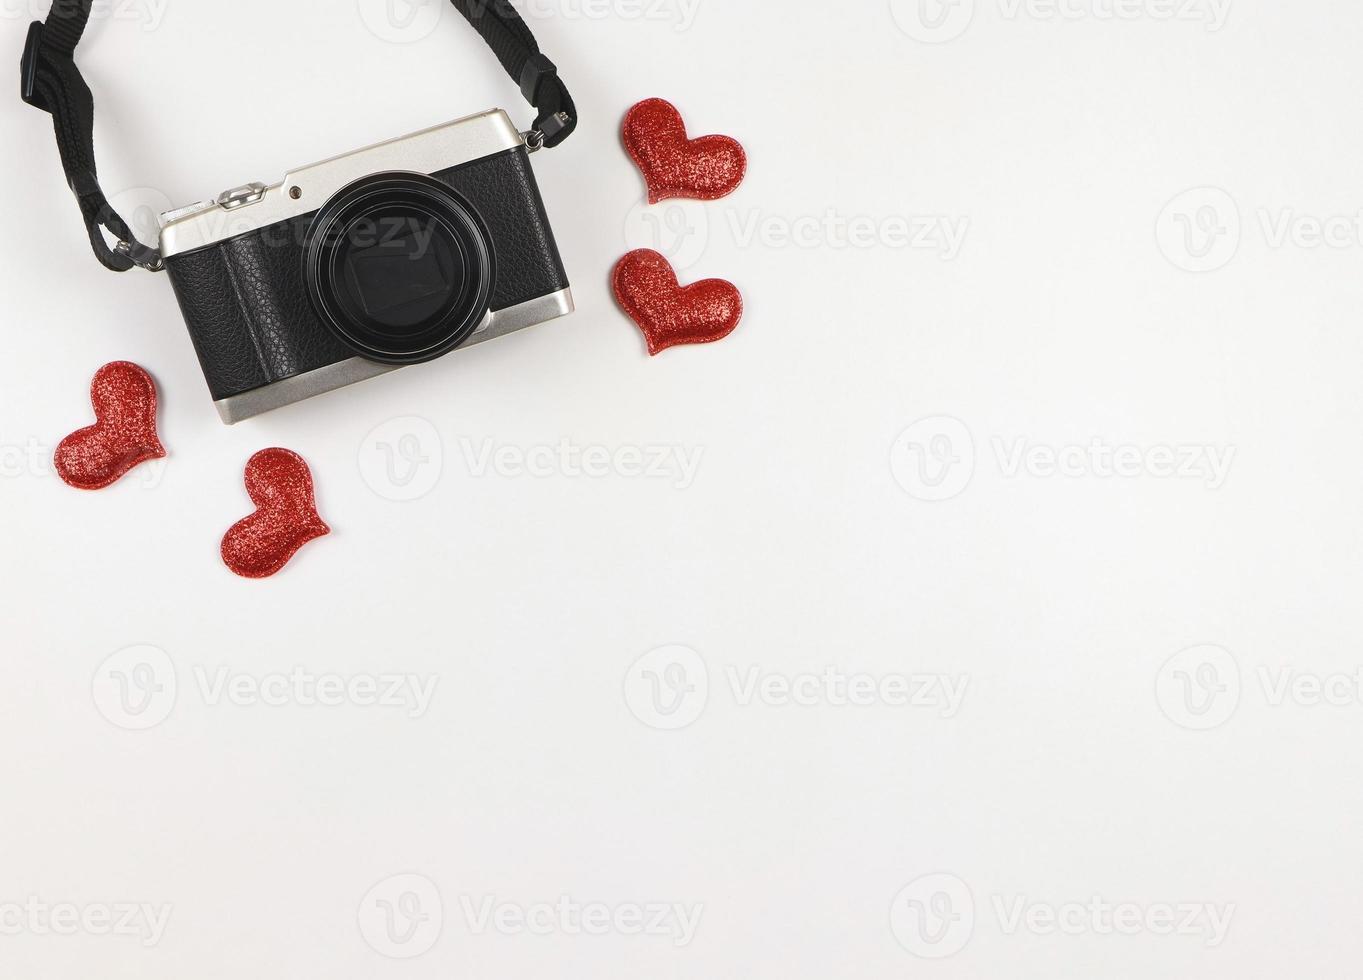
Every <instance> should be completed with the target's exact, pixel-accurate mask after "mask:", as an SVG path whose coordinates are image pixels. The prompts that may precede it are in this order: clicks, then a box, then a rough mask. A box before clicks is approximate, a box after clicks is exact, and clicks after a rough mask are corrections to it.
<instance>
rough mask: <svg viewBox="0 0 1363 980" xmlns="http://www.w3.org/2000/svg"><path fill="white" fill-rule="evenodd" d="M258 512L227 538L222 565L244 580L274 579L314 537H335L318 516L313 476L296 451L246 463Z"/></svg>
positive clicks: (267, 453) (272, 452)
mask: <svg viewBox="0 0 1363 980" xmlns="http://www.w3.org/2000/svg"><path fill="white" fill-rule="evenodd" d="M246 492H247V493H248V494H250V496H251V502H252V503H253V504H255V505H256V512H255V513H254V514H252V515H251V516H250V517H246V518H243V519H242V520H239V521H237V523H235V524H233V525H232V527H231V528H230V529H229V530H228V532H227V533H226V534H224V535H223V537H222V560H223V563H224V564H226V565H227V567H228V568H230V569H231V570H232V571H234V572H236V573H237V574H238V575H240V576H241V577H242V578H269V577H270V576H271V575H273V574H275V573H276V572H278V571H279V570H280V569H281V568H283V567H284V566H285V565H287V564H288V563H289V559H290V558H292V557H293V556H294V555H295V554H297V553H298V549H299V548H301V547H303V545H305V544H307V543H308V542H309V541H311V540H312V539H313V538H320V537H321V536H322V535H324V534H329V533H331V528H329V527H327V525H326V522H324V521H323V520H322V518H321V517H320V516H319V515H318V513H317V503H316V501H315V499H314V498H313V490H312V471H311V470H309V469H308V464H307V463H306V462H305V461H304V460H303V457H302V456H299V455H298V454H297V453H295V452H291V451H289V450H287V449H262V450H261V451H260V452H258V453H256V454H255V455H254V456H252V457H251V459H250V462H248V463H247V464H246Z"/></svg>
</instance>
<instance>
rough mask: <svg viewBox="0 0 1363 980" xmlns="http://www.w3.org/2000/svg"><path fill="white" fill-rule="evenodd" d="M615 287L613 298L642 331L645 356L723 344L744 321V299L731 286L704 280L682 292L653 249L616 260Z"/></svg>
mask: <svg viewBox="0 0 1363 980" xmlns="http://www.w3.org/2000/svg"><path fill="white" fill-rule="evenodd" d="M614 284H615V298H616V300H617V301H619V303H620V307H621V309H623V310H624V311H625V312H626V313H628V314H629V316H630V319H632V320H633V321H634V322H635V323H637V324H638V325H639V329H641V330H642V331H643V332H644V339H646V340H647V341H648V352H649V353H650V354H661V353H662V352H663V351H665V350H667V349H668V348H669V347H678V346H681V345H682V344H710V343H714V342H715V341H716V340H723V339H724V338H725V337H727V336H729V334H731V333H733V332H734V328H736V327H737V326H738V321H739V320H741V319H742V318H743V296H742V294H740V293H739V291H738V289H737V288H736V287H735V286H734V284H733V283H731V282H725V281H724V280H723V279H706V280H705V281H704V282H698V283H694V284H692V285H690V286H687V287H685V288H683V287H681V286H680V285H679V284H678V283H677V274H676V272H674V271H673V270H672V266H671V264H670V263H669V262H668V261H667V259H665V258H663V256H661V255H659V254H658V253H657V252H655V251H653V250H652V249H648V248H641V249H639V250H638V251H636V252H630V253H629V254H628V255H626V256H625V257H624V258H623V259H621V260H620V262H619V263H618V264H617V265H616V267H615V275H614Z"/></svg>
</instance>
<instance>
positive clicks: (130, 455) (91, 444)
mask: <svg viewBox="0 0 1363 980" xmlns="http://www.w3.org/2000/svg"><path fill="white" fill-rule="evenodd" d="M90 404H91V405H92V406H94V409H95V424H94V425H90V426H86V427H85V428H84V429H80V430H79V431H77V432H73V433H71V434H70V435H69V436H67V437H66V438H65V439H63V440H62V441H61V443H60V445H58V446H57V451H56V453H55V454H54V456H53V464H54V465H55V466H56V469H57V475H58V476H60V477H61V478H62V480H63V482H65V483H66V484H67V485H68V486H72V487H75V488H76V489H78V490H102V489H103V488H104V487H107V486H109V485H110V484H112V483H115V482H117V481H118V479H119V478H120V477H122V476H123V475H124V474H125V473H127V472H128V471H129V470H130V469H132V468H133V467H134V466H137V465H138V464H140V463H145V462H146V461H147V460H149V459H160V458H162V457H163V456H165V455H166V451H165V449H164V448H162V446H161V440H160V438H158V436H157V435H156V382H155V381H153V380H152V378H151V375H150V374H148V373H147V372H146V371H144V370H143V369H142V368H140V367H138V366H137V365H136V364H133V363H132V362H130V361H114V362H113V363H112V364H106V365H104V367H102V368H100V369H99V370H98V371H96V372H95V380H94V381H92V382H91V383H90Z"/></svg>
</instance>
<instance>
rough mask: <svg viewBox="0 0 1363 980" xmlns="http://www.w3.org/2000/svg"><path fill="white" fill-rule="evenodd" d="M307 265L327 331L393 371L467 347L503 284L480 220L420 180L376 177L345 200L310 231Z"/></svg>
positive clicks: (328, 208)
mask: <svg viewBox="0 0 1363 980" xmlns="http://www.w3.org/2000/svg"><path fill="white" fill-rule="evenodd" d="M303 262H304V269H303V272H304V278H305V280H306V282H307V285H308V294H309V296H310V297H311V298H312V304H313V307H314V308H315V309H316V311H317V315H318V316H319V317H320V318H321V320H322V322H323V323H325V324H326V325H327V326H328V327H330V328H331V329H332V330H333V331H335V333H336V334H337V336H339V337H340V338H341V340H342V341H344V342H345V343H346V344H347V345H348V346H350V347H351V348H353V349H354V350H355V351H356V352H357V353H359V354H360V355H361V356H363V357H367V358H369V359H370V360H375V361H383V362H386V363H391V364H416V363H419V362H421V361H429V360H431V359H433V358H436V357H439V356H440V355H442V354H445V353H448V352H449V351H451V350H453V349H454V348H456V347H458V346H459V345H460V344H462V343H463V342H464V341H465V340H467V339H468V338H469V335H470V334H472V333H473V331H474V330H475V329H477V327H478V324H479V323H480V322H481V321H482V319H483V318H484V316H486V315H487V311H488V303H489V297H490V296H491V294H492V284H493V281H494V279H495V277H496V262H495V257H494V255H493V251H492V245H491V240H490V238H489V235H488V232H487V228H486V227H485V226H484V225H483V222H482V220H481V219H480V218H479V217H478V214H477V212H476V211H474V210H473V208H472V207H471V206H470V205H469V204H468V202H466V201H465V200H464V199H463V198H461V197H460V196H459V195H458V194H456V193H455V192H454V191H453V190H451V189H450V188H449V187H447V186H445V185H444V184H442V183H440V182H439V181H437V180H435V179H433V178H431V177H426V176H422V175H419V174H398V173H389V174H375V175H374V176H371V177H366V178H364V179H362V180H359V181H356V182H355V183H353V184H350V185H349V186H347V187H345V188H343V189H342V190H341V191H339V192H338V193H337V194H336V195H335V196H334V197H332V199H331V200H329V201H328V202H327V203H326V204H325V205H324V206H323V207H322V209H321V210H320V211H318V212H317V215H316V217H315V218H314V219H313V221H312V224H311V225H310V226H309V228H308V233H307V238H306V240H305V243H304V248H303Z"/></svg>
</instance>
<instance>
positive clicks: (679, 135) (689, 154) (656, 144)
mask: <svg viewBox="0 0 1363 980" xmlns="http://www.w3.org/2000/svg"><path fill="white" fill-rule="evenodd" d="M623 136H624V141H625V149H626V150H627V151H629V155H630V156H631V157H633V158H634V162H635V163H637V164H638V165H639V169H640V170H642V171H643V173H644V180H645V182H646V183H647V184H648V203H649V204H657V203H658V202H659V201H666V200H667V199H668V198H673V197H689V198H694V199H696V200H698V201H713V200H716V199H717V198H721V197H724V196H726V195H728V194H732V193H733V192H734V191H735V190H737V189H738V185H739V184H741V183H743V177H744V175H745V174H746V173H747V172H748V154H747V153H746V152H745V151H744V149H743V145H742V144H741V143H739V142H738V140H736V139H732V138H730V137H728V136H702V137H700V138H699V139H693V140H692V139H687V138H686V122H685V121H684V120H683V119H682V117H681V113H680V112H678V111H677V108H676V106H674V105H672V103H670V102H667V101H666V100H664V99H646V100H645V101H643V102H640V103H639V104H638V105H636V106H635V107H634V108H633V109H631V110H630V111H629V113H628V114H627V115H626V116H625V126H624V132H623Z"/></svg>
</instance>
